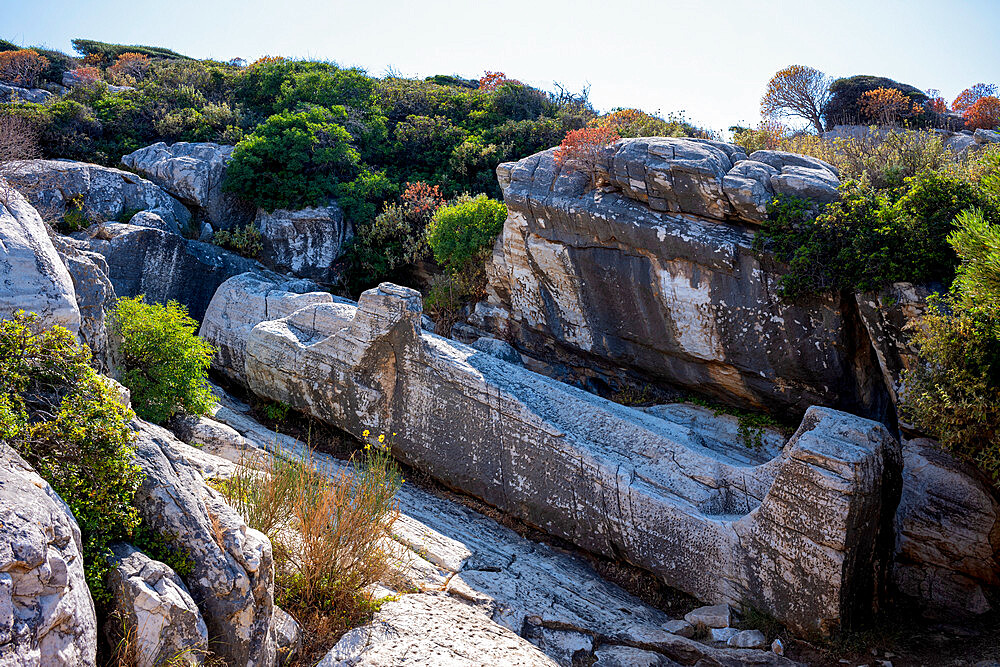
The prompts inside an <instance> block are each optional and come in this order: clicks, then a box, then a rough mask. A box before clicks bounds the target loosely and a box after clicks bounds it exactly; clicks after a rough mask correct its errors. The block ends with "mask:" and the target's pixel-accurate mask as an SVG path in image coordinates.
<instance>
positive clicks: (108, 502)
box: [0, 312, 142, 603]
mask: <svg viewBox="0 0 1000 667" xmlns="http://www.w3.org/2000/svg"><path fill="white" fill-rule="evenodd" d="M89 362H90V351H89V350H88V349H87V348H86V347H85V346H81V345H78V344H77V343H76V342H75V340H74V338H73V335H72V334H71V333H69V332H68V331H67V330H65V329H63V328H62V327H58V326H55V327H52V328H50V329H44V330H40V328H39V326H38V320H37V317H36V316H34V315H33V314H25V313H23V312H18V313H16V314H15V315H14V317H13V319H11V320H5V321H0V439H3V440H4V441H6V442H8V443H9V444H10V445H11V446H12V447H14V449H16V450H17V451H18V452H19V453H20V454H21V455H22V456H24V458H25V459H26V460H27V461H28V463H30V464H31V465H32V467H33V468H34V469H35V470H36V471H37V472H38V474H39V475H41V476H42V477H43V478H44V479H45V480H46V481H47V482H48V483H49V484H51V485H52V488H53V489H55V491H56V493H58V494H59V496H60V497H61V498H62V499H63V500H65V501H66V503H67V504H68V505H69V507H70V510H71V511H72V512H73V516H74V517H76V520H77V522H78V523H79V524H80V531H81V535H82V538H83V558H84V569H85V573H86V577H87V585H88V586H89V587H90V590H91V594H92V595H93V597H94V599H95V601H97V602H98V603H103V602H106V601H107V600H108V599H110V595H109V594H108V592H107V591H106V590H105V589H104V585H103V581H104V574H105V572H106V571H107V569H108V567H107V564H106V563H105V560H104V556H105V554H106V553H107V546H108V544H110V543H111V542H114V541H116V540H120V539H128V538H129V537H131V535H132V532H133V530H134V529H135V528H137V527H138V526H139V516H138V513H137V512H136V509H135V507H134V506H133V505H132V499H133V497H134V496H135V492H136V490H137V489H138V488H139V485H140V484H141V483H142V473H141V471H140V469H139V468H138V466H136V465H135V464H133V463H132V449H131V443H132V431H131V429H130V428H129V426H128V422H129V420H130V419H131V418H132V417H133V415H132V411H131V410H129V409H127V408H126V407H124V406H123V405H122V404H121V399H120V397H119V396H118V394H117V392H116V391H115V390H114V389H113V388H112V387H111V386H110V385H109V384H107V383H106V382H105V381H104V380H103V379H102V378H101V377H100V376H98V375H97V373H96V372H95V371H94V370H93V369H92V368H91V367H90V364H89Z"/></svg>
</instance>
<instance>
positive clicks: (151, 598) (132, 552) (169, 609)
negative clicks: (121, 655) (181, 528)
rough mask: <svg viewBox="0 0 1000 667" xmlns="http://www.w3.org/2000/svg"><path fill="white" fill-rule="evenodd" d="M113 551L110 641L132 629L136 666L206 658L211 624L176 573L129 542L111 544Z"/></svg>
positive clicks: (195, 661) (185, 663)
mask: <svg viewBox="0 0 1000 667" xmlns="http://www.w3.org/2000/svg"><path fill="white" fill-rule="evenodd" d="M111 551H112V555H111V556H110V557H109V559H108V560H109V565H110V566H111V570H110V571H109V573H108V578H107V586H108V590H109V591H110V592H111V595H112V602H111V604H110V606H109V609H108V618H109V620H108V622H107V625H106V626H105V632H106V633H107V635H108V639H109V641H110V643H111V645H112V646H117V645H118V643H119V642H120V641H121V640H122V639H123V637H124V635H125V633H126V632H127V633H129V635H130V636H129V641H130V642H132V644H133V647H134V651H135V653H134V655H135V667H159V666H160V665H165V664H168V663H169V664H170V665H176V666H177V667H182V666H185V667H187V666H191V665H201V664H203V663H204V662H205V656H206V654H207V653H208V628H206V627H205V621H204V619H202V617H201V612H199V611H198V607H197V606H196V605H195V603H194V600H193V599H191V594H190V593H188V590H187V587H186V586H185V585H184V582H183V581H181V579H180V577H178V576H177V573H175V572H174V571H173V570H172V569H170V567H169V566H167V565H166V564H164V563H161V562H159V561H156V560H153V559H152V558H149V557H148V556H146V554H144V553H142V552H141V551H139V550H137V549H135V548H134V547H132V546H131V545H129V544H115V545H112V547H111Z"/></svg>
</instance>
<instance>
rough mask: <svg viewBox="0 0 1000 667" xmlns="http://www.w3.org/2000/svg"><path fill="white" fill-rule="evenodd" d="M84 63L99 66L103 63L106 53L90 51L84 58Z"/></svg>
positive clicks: (89, 65)
mask: <svg viewBox="0 0 1000 667" xmlns="http://www.w3.org/2000/svg"><path fill="white" fill-rule="evenodd" d="M83 64H84V65H86V66H88V67H97V66H98V65H103V64H104V55H103V54H100V53H88V54H87V55H86V56H85V57H84V59H83Z"/></svg>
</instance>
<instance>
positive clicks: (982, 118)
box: [962, 95, 1000, 130]
mask: <svg viewBox="0 0 1000 667" xmlns="http://www.w3.org/2000/svg"><path fill="white" fill-rule="evenodd" d="M962 118H963V119H964V120H965V126H966V127H967V128H969V129H970V130H976V129H983V130H995V129H997V127H998V126H1000V99H998V98H996V97H994V96H993V95H987V96H986V97H980V98H979V99H978V100H976V101H975V102H973V104H972V106H970V107H969V108H968V109H966V110H965V113H964V114H962Z"/></svg>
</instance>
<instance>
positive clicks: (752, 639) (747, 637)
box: [726, 630, 767, 648]
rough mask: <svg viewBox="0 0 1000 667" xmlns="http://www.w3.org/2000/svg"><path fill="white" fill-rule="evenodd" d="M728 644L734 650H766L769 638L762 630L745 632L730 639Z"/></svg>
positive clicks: (738, 633)
mask: <svg viewBox="0 0 1000 667" xmlns="http://www.w3.org/2000/svg"><path fill="white" fill-rule="evenodd" d="M726 643H727V644H729V646H731V647H733V648H764V647H765V646H767V637H765V636H764V633H763V632H761V631H760V630H743V631H741V632H737V633H736V634H735V635H733V636H732V637H730V638H729V641H728V642H726Z"/></svg>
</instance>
